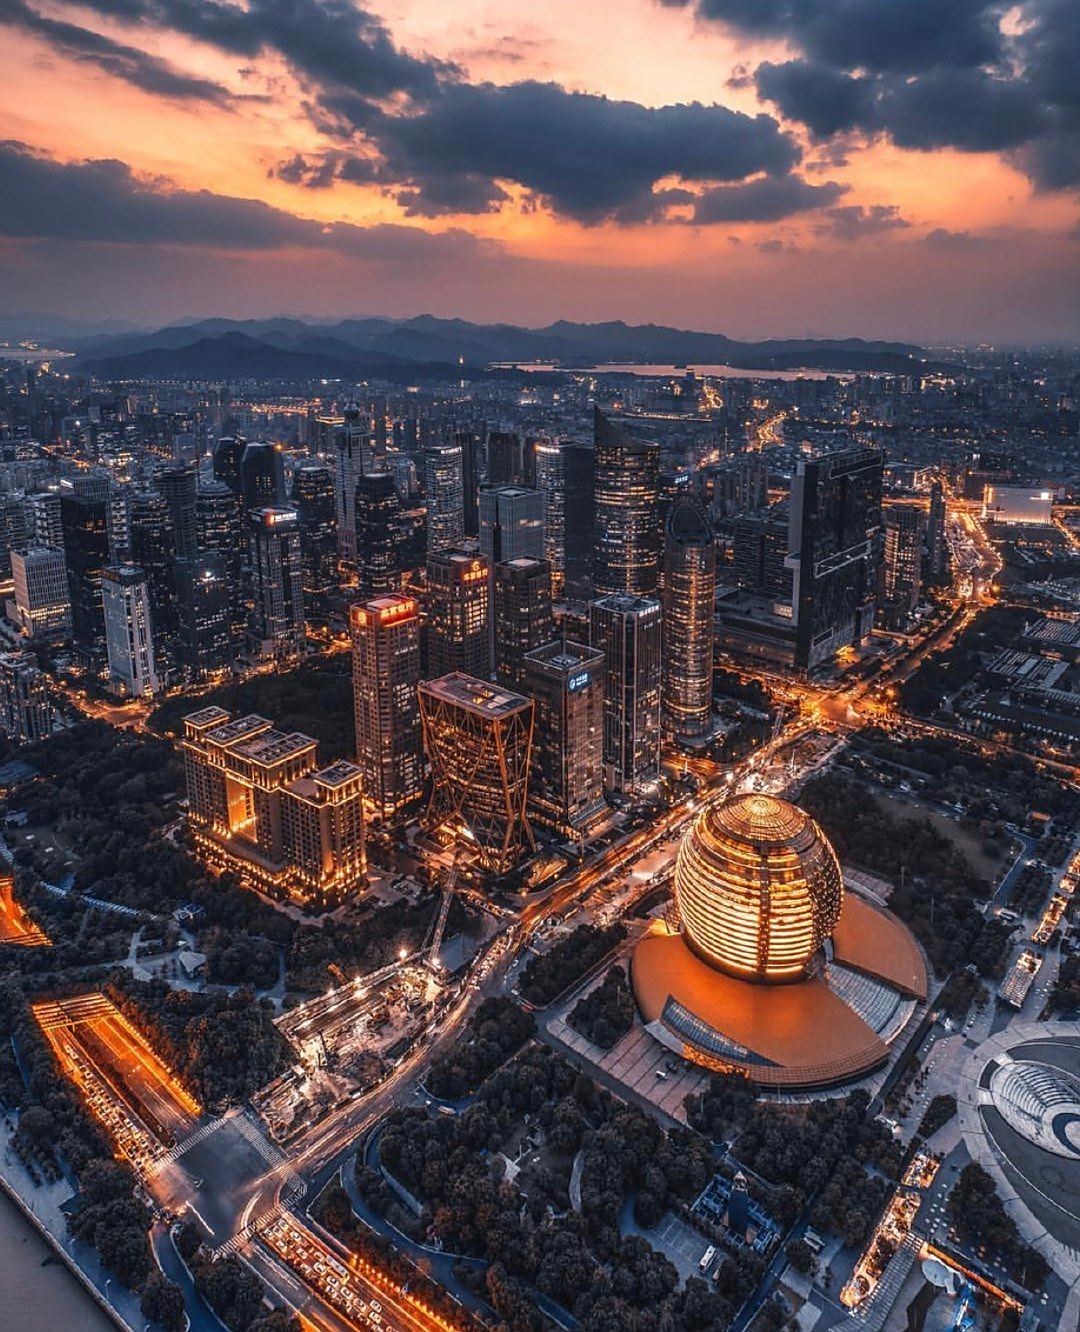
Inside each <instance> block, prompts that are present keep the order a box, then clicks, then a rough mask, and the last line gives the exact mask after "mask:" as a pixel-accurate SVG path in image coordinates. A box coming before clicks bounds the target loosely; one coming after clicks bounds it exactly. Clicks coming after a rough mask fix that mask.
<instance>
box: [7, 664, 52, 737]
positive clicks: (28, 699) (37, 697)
mask: <svg viewBox="0 0 1080 1332" xmlns="http://www.w3.org/2000/svg"><path fill="white" fill-rule="evenodd" d="M52 723H53V708H52V700H51V699H50V697H49V688H48V684H47V681H46V676H45V672H44V671H42V670H40V669H39V668H38V665H37V663H36V662H35V660H34V658H33V656H32V655H31V654H30V653H29V652H5V653H3V654H2V655H0V731H3V733H4V734H5V735H6V736H7V738H8V739H9V740H10V741H11V742H12V744H16V745H35V744H37V743H38V741H39V740H47V739H48V738H49V736H50V735H52Z"/></svg>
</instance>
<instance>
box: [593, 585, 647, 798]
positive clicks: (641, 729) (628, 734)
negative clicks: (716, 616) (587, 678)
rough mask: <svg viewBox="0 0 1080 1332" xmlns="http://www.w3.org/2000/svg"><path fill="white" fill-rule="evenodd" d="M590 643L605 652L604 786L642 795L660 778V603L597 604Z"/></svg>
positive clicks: (621, 600)
mask: <svg viewBox="0 0 1080 1332" xmlns="http://www.w3.org/2000/svg"><path fill="white" fill-rule="evenodd" d="M589 642H590V645H591V646H592V647H594V648H597V649H598V650H599V651H601V652H602V653H603V654H604V786H605V788H606V789H607V790H608V791H617V792H622V793H624V794H627V795H638V794H640V793H642V792H643V791H644V790H645V789H646V788H648V787H649V786H650V785H652V784H653V783H655V781H656V780H657V779H658V778H659V776H660V603H659V602H658V601H654V600H652V599H650V598H647V597H632V596H628V595H626V594H619V595H616V596H610V597H601V598H599V599H598V600H596V601H593V602H591V603H590V605H589Z"/></svg>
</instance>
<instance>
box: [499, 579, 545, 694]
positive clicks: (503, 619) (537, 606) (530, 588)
mask: <svg viewBox="0 0 1080 1332" xmlns="http://www.w3.org/2000/svg"><path fill="white" fill-rule="evenodd" d="M492 621H493V623H494V626H495V678H496V679H497V680H499V681H500V682H501V683H502V684H505V685H509V686H510V688H511V689H520V687H521V677H522V670H523V667H524V662H525V654H526V653H527V652H531V651H532V650H533V649H534V648H538V647H542V646H543V645H544V644H545V643H550V642H551V640H552V638H554V636H555V629H554V621H553V619H552V611H551V565H550V564H548V562H547V560H537V559H530V558H527V557H525V556H522V557H520V558H518V559H516V560H504V561H503V562H502V563H501V564H497V565H496V566H495V577H494V613H493V615H492Z"/></svg>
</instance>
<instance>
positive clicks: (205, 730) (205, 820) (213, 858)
mask: <svg viewBox="0 0 1080 1332" xmlns="http://www.w3.org/2000/svg"><path fill="white" fill-rule="evenodd" d="M182 748H183V751H184V772H185V776H186V778H187V797H188V827H189V829H190V830H191V834H192V836H193V838H194V841H195V846H196V848H197V850H198V852H199V854H200V856H201V858H202V859H203V860H204V861H205V862H206V863H207V864H208V865H210V866H211V867H212V868H213V869H215V870H218V871H226V870H227V871H229V872H231V873H233V874H235V875H237V877H238V878H239V879H240V881H241V883H243V884H249V885H254V886H255V887H257V888H259V889H260V890H261V891H263V892H265V893H268V894H269V895H270V896H272V897H278V898H284V899H286V900H288V901H291V902H296V903H299V904H304V905H306V904H309V903H310V904H314V905H317V906H321V907H327V906H333V905H335V904H336V903H338V902H340V901H341V900H342V899H343V898H346V897H348V896H349V895H350V894H352V893H353V892H355V891H356V890H357V889H358V888H360V887H361V886H362V885H363V882H364V874H365V870H366V858H365V845H364V805H363V788H362V776H361V773H360V769H359V768H358V767H357V766H356V765H355V764H354V763H346V762H344V761H338V762H337V763H332V764H330V766H329V767H326V768H319V766H318V762H317V758H316V751H317V744H316V741H314V740H313V739H312V738H311V737H310V736H308V735H302V734H301V733H300V732H299V731H292V732H288V733H287V732H284V731H278V730H275V729H274V726H273V723H272V722H270V721H267V719H266V718H265V717H259V716H256V715H254V714H252V715H250V716H247V717H240V718H236V719H234V718H232V717H231V716H230V714H229V713H228V712H226V711H225V710H224V708H218V707H207V708H201V709H200V710H199V711H198V712H193V713H191V714H190V715H189V716H187V717H185V718H184V739H183V742H182Z"/></svg>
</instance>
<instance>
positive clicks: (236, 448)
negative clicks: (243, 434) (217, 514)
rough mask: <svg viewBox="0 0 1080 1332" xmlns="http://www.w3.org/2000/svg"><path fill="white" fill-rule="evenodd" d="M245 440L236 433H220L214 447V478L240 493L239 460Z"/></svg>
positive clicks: (236, 493)
mask: <svg viewBox="0 0 1080 1332" xmlns="http://www.w3.org/2000/svg"><path fill="white" fill-rule="evenodd" d="M246 445H247V441H246V440H244V439H241V438H240V437H239V436H237V435H222V437H221V438H220V439H219V440H218V442H217V444H216V445H215V447H214V480H215V481H220V482H221V483H222V485H226V486H228V487H229V489H230V490H231V491H232V493H233V494H234V495H239V494H240V461H241V459H242V458H243V456H244V449H245V447H246Z"/></svg>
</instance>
